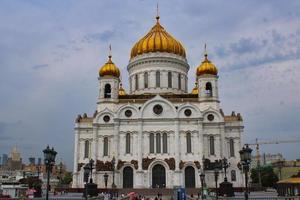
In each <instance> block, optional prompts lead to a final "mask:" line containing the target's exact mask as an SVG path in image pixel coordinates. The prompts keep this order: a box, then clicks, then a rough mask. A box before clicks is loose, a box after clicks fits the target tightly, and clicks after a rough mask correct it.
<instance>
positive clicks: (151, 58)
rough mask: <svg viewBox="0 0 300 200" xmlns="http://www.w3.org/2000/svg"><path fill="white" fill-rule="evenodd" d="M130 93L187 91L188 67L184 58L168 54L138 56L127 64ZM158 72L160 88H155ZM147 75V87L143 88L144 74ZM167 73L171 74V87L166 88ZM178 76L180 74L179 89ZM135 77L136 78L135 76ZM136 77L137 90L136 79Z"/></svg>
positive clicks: (180, 92) (178, 92)
mask: <svg viewBox="0 0 300 200" xmlns="http://www.w3.org/2000/svg"><path fill="white" fill-rule="evenodd" d="M158 55H159V56H158ZM127 68H128V72H129V84H130V93H132V94H144V93H155V94H158V93H167V92H172V93H177V94H182V93H186V92H187V91H188V86H187V84H188V81H187V80H188V76H187V75H188V70H189V65H188V63H187V61H186V59H185V58H183V57H181V56H177V55H174V54H170V53H148V54H145V55H139V56H137V57H135V58H134V59H132V60H130V62H129V64H128V67H127ZM157 71H159V72H160V87H157V86H156V72H157ZM145 72H147V73H148V87H147V88H145V84H144V74H145ZM168 72H171V73H172V87H168ZM178 74H181V80H180V82H181V88H180V89H179V83H178ZM136 75H137V76H136ZM137 77H138V89H137V87H136V78H137Z"/></svg>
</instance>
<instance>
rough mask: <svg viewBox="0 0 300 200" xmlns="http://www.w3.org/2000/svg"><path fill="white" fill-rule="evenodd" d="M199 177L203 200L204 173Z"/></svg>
mask: <svg viewBox="0 0 300 200" xmlns="http://www.w3.org/2000/svg"><path fill="white" fill-rule="evenodd" d="M199 176H200V181H201V199H204V180H205V174H204V171H202V172H201V174H200V175H199Z"/></svg>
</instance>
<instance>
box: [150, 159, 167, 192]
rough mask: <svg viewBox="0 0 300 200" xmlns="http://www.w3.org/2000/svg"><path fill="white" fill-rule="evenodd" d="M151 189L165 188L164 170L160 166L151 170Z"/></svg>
mask: <svg viewBox="0 0 300 200" xmlns="http://www.w3.org/2000/svg"><path fill="white" fill-rule="evenodd" d="M152 187H153V188H157V187H159V188H164V187H166V170H165V168H164V166H162V165H160V164H157V165H155V166H154V167H153V169H152Z"/></svg>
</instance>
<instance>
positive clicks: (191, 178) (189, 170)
mask: <svg viewBox="0 0 300 200" xmlns="http://www.w3.org/2000/svg"><path fill="white" fill-rule="evenodd" d="M184 179H185V187H186V188H194V187H195V169H194V168H193V167H192V166H188V167H186V168H185V170H184Z"/></svg>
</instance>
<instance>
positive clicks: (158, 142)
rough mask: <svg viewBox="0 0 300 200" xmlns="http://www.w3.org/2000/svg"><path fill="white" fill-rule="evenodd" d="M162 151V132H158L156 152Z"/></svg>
mask: <svg viewBox="0 0 300 200" xmlns="http://www.w3.org/2000/svg"><path fill="white" fill-rule="evenodd" d="M160 152H161V138H160V133H157V134H156V153H160Z"/></svg>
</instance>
